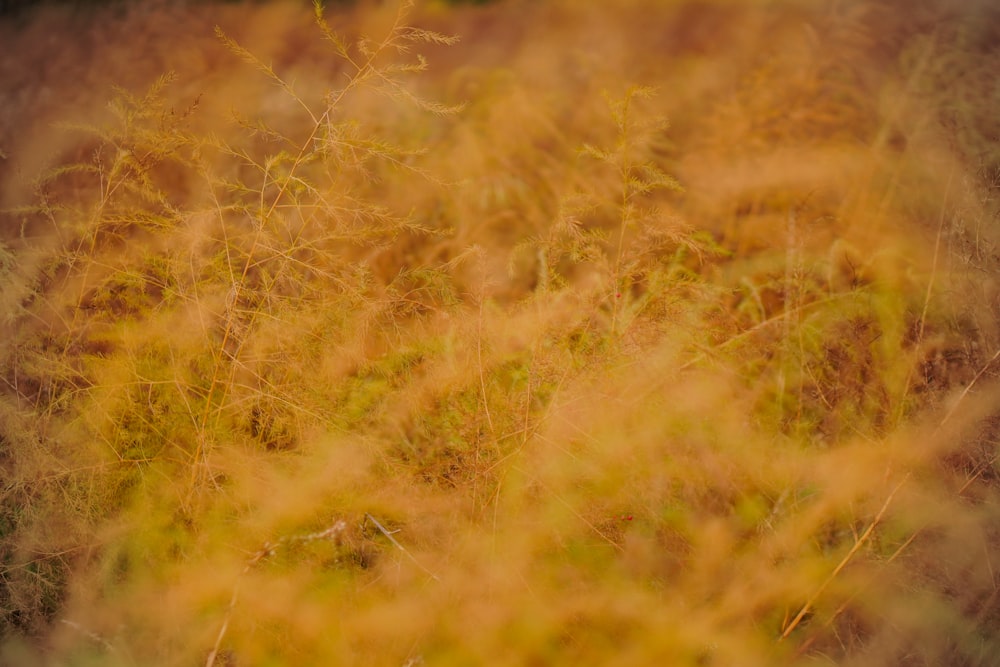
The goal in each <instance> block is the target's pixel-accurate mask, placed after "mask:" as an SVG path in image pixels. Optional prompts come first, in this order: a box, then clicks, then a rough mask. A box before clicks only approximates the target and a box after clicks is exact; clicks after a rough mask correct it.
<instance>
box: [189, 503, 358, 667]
mask: <svg viewBox="0 0 1000 667" xmlns="http://www.w3.org/2000/svg"><path fill="white" fill-rule="evenodd" d="M346 528H347V524H346V523H345V522H344V521H343V520H342V519H341V520H338V521H335V522H334V523H333V524H331V525H330V526H329V527H328V528H326V529H324V530H320V531H317V532H315V533H308V534H306V535H286V536H285V537H282V538H279V539H278V541H277V542H265V543H264V544H263V545H262V546H261V548H260V549H258V550H257V551H255V552H254V554H253V555H252V556H251V557H250V559H249V560H248V561H247V563H246V565H245V566H244V567H243V570H242V571H240V574H239V576H238V577H236V583H235V584H233V593H232V595H230V596H229V605H228V606H227V607H226V615H225V617H224V618H223V620H222V627H220V628H219V634H218V635H216V637H215V644H214V645H213V646H212V650H211V652H209V654H208V658H206V659H205V667H212V666H213V665H214V664H215V659H216V657H217V656H218V655H219V648H220V647H221V646H222V640H223V638H224V637H225V636H226V631H228V630H229V621H230V620H231V619H232V617H233V610H234V609H236V602H237V600H239V597H240V584H241V583H243V577H245V576H246V575H247V574H249V573H250V570H252V569H253V568H254V567H256V566H257V565H258V564H259V563H260V562H261V561H263V560H265V559H267V558H270V557H271V556H273V555H274V552H275V551H277V549H278V547H280V546H284V545H287V544H301V543H305V542H315V541H316V540H332V539H335V538H336V537H337V536H338V535H340V533H342V532H344V530H346Z"/></svg>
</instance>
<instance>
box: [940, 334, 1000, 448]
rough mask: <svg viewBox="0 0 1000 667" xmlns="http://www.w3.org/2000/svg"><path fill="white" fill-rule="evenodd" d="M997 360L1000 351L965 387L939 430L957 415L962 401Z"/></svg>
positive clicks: (942, 421) (999, 356) (998, 351)
mask: <svg viewBox="0 0 1000 667" xmlns="http://www.w3.org/2000/svg"><path fill="white" fill-rule="evenodd" d="M997 358H1000V350H997V351H996V353H995V354H994V355H993V356H992V357H990V360H989V361H987V362H986V363H985V364H983V367H982V368H980V369H979V372H978V373H976V377H974V378H972V381H971V382H970V383H969V384H967V385H966V386H965V389H963V390H962V393H961V394H959V396H958V398H957V399H955V402H954V404H952V406H951V409H950V410H948V413H947V414H946V415H945V416H944V419H942V420H941V423H940V424H938V429H940V428H941V427H942V426H944V425H945V423H946V422H947V421H948V420H949V419H951V417H952V415H954V414H955V411H956V410H958V406H959V405H961V404H962V401H963V400H965V397H966V396H967V395H968V394H969V392H970V391H972V387H973V386H974V385H975V384H976V382H978V381H979V378H981V377H982V376H983V373H985V372H986V371H987V370H989V368H990V366H992V365H993V362H994V361H996V360H997Z"/></svg>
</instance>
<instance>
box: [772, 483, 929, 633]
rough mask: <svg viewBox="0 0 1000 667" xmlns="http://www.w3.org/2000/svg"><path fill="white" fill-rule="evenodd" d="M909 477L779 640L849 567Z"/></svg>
mask: <svg viewBox="0 0 1000 667" xmlns="http://www.w3.org/2000/svg"><path fill="white" fill-rule="evenodd" d="M909 478H910V475H909V474H907V475H906V476H905V477H903V479H902V481H900V482H899V484H897V485H896V488H894V489H893V490H892V493H890V494H889V497H888V498H886V499H885V502H884V503H882V508H881V509H880V510H879V511H878V514H876V515H875V518H874V519H873V520H872V522H871V523H870V524H869V525H868V528H867V529H865V532H864V533H862V534H861V536H860V537H858V538H857V539H856V540H855V542H854V546H853V547H851V550H850V551H848V552H847V555H845V556H844V557H843V558H842V559H841V560H840V562H839V563H838V564H837V567H835V568H833V572H831V573H830V574H829V575H828V576H827V578H826V579H825V580H824V581H823V583H822V584H820V587H819V588H817V589H816V591H815V592H814V593H813V594H812V596H811V597H810V598H809V600H807V601H806V603H805V604H804V605H802V608H801V609H799V613H798V614H796V615H795V618H793V619H792V621H791V623H789V624H788V625H787V626H785V629H784V631H783V632H782V633H781V637H780V639H779V641H780V640H781V639H786V638H787V637H788V635H790V634H792V631H794V630H795V628H797V627H798V625H799V623H801V622H802V619H803V618H805V615H806V614H808V613H809V611H810V610H811V609H812V607H813V605H814V604H815V603H816V600H817V599H819V596H820V595H822V594H823V591H825V590H826V588H827V587H828V586H829V585H830V584H831V583H833V580H834V579H836V578H837V575H839V574H840V573H841V571H842V570H843V569H844V568H845V567H847V564H848V563H849V562H851V559H852V558H854V554H856V553H857V552H858V551H859V550H860V549H861V547H862V546H864V544H865V542H867V541H868V538H869V537H871V534H872V533H873V532H874V531H875V527H876V526H878V524H879V523H880V522H881V521H882V517H883V516H884V515H885V513H886V511H887V510H888V509H889V504H890V503H891V502H892V499H893V498H894V497H895V496H896V493H897V492H898V491H899V490H900V489H901V488H903V485H904V484H906V482H907V480H908V479H909Z"/></svg>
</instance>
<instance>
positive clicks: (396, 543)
mask: <svg viewBox="0 0 1000 667" xmlns="http://www.w3.org/2000/svg"><path fill="white" fill-rule="evenodd" d="M365 518H366V519H368V520H369V521H371V522H372V523H373V524H375V527H376V528H378V530H379V532H380V533H382V534H383V535H385V536H386V537H387V538H388V540H389V541H390V542H392V544H393V546H394V547H396V548H397V549H399V550H400V551H402V552H403V553H404V554H406V557H407V558H409V559H410V560H411V561H413V564H414V565H416V566H417V567H419V568H420V569H421V570H423V571H424V572H425V573H426V574H427V575H429V576H430V577H431V579H433V580H434V581H441V578H440V577H438V576H437V575H436V574H434V573H433V572H431V571H430V570H429V569H427V568H426V567H424V566H423V565H421V563H420V561H418V560H417V559H416V558H414V557H413V554H411V553H410V552H409V551H407V550H406V547H404V546H403V545H402V544H400V543H399V540H397V539H396V538H395V537H393V533H396V532H398V531H390V530H387V529H386V527H385V526H383V525H382V524H381V523H379V522H378V520H377V519H376V518H375V517H373V516H372V515H371V514H368V513H367V512H366V513H365Z"/></svg>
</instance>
